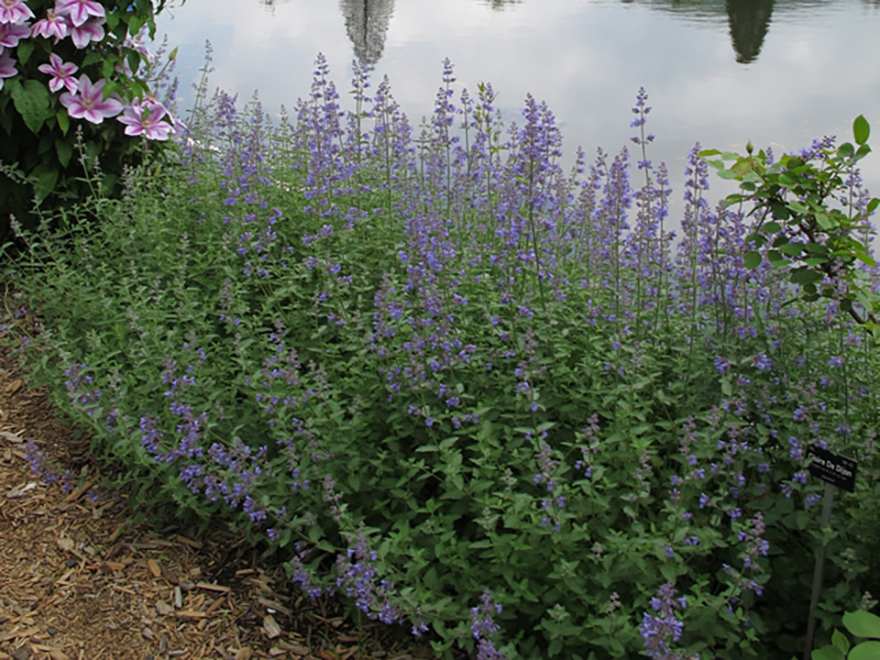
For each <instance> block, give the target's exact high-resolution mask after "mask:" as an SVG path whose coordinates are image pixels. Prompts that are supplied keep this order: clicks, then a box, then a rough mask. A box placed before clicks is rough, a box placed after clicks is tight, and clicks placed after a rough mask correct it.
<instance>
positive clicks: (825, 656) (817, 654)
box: [810, 646, 846, 660]
mask: <svg viewBox="0 0 880 660" xmlns="http://www.w3.org/2000/svg"><path fill="white" fill-rule="evenodd" d="M810 657H811V658H812V660H846V656H845V655H843V653H841V652H840V651H838V650H837V649H836V648H834V647H833V646H823V647H822V648H821V649H813V653H812V654H811V655H810Z"/></svg>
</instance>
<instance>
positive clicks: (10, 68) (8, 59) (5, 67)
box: [0, 50, 18, 89]
mask: <svg viewBox="0 0 880 660" xmlns="http://www.w3.org/2000/svg"><path fill="white" fill-rule="evenodd" d="M17 73H18V69H16V68H15V60H14V59H12V55H10V54H9V53H7V52H6V51H4V50H0V89H3V79H4V78H12V76H14V75H16V74H17Z"/></svg>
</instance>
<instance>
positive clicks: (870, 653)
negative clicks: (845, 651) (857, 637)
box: [849, 641, 880, 660]
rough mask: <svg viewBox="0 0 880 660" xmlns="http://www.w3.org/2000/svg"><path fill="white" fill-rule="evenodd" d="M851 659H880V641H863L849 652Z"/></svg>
mask: <svg viewBox="0 0 880 660" xmlns="http://www.w3.org/2000/svg"><path fill="white" fill-rule="evenodd" d="M849 660H880V642H873V641H872V642H862V643H861V644H857V645H856V646H855V647H854V648H853V650H852V651H850V652H849Z"/></svg>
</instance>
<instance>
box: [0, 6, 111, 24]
mask: <svg viewBox="0 0 880 660" xmlns="http://www.w3.org/2000/svg"><path fill="white" fill-rule="evenodd" d="M0 2H3V0H0ZM55 13H56V14H63V15H64V16H68V17H70V22H71V23H73V25H74V27H79V26H80V25H82V24H83V23H85V22H86V21H87V20H89V16H94V17H96V18H104V17H105V16H106V14H105V13H104V6H103V5H102V4H101V3H100V2H95V0H57V2H56V3H55Z"/></svg>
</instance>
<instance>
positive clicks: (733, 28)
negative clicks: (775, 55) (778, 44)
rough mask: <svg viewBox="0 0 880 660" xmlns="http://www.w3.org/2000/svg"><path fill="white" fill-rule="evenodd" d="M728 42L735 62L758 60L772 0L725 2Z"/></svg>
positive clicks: (768, 20)
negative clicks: (731, 46) (731, 45)
mask: <svg viewBox="0 0 880 660" xmlns="http://www.w3.org/2000/svg"><path fill="white" fill-rule="evenodd" d="M726 4H727V18H728V20H729V21H730V40H731V41H732V42H733V50H734V51H736V61H737V62H739V63H741V64H748V63H749V62H753V61H755V60H756V59H757V58H758V54H759V53H760V52H761V46H762V45H763V44H764V37H766V36H767V30H768V29H769V27H770V17H771V15H772V14H773V0H727V3H726Z"/></svg>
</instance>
